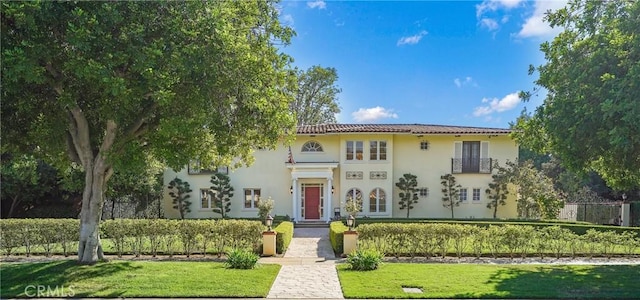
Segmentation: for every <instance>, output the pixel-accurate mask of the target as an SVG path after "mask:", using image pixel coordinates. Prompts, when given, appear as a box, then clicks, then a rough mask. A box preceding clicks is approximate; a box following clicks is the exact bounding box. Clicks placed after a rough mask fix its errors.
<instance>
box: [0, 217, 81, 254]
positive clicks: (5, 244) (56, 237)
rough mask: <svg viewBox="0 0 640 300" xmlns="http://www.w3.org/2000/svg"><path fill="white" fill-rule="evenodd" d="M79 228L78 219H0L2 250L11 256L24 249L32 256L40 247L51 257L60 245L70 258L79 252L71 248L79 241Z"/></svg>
mask: <svg viewBox="0 0 640 300" xmlns="http://www.w3.org/2000/svg"><path fill="white" fill-rule="evenodd" d="M79 228H80V220H77V219H0V248H1V249H2V250H3V251H4V253H5V254H6V255H11V253H12V252H13V251H14V250H15V249H16V248H19V247H24V250H25V253H26V255H27V256H30V255H31V252H32V250H33V247H35V246H40V247H42V249H43V250H44V253H45V254H46V255H47V256H51V254H52V253H53V249H54V247H55V246H56V245H58V246H60V247H61V248H62V253H63V254H64V256H69V254H71V253H72V252H73V253H75V252H77V251H76V250H77V249H71V248H72V246H73V245H75V244H74V243H75V242H77V241H78V239H79V230H78V229H79Z"/></svg>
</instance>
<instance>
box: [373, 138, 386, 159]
mask: <svg viewBox="0 0 640 300" xmlns="http://www.w3.org/2000/svg"><path fill="white" fill-rule="evenodd" d="M369 159H370V160H387V142H386V141H370V142H369Z"/></svg>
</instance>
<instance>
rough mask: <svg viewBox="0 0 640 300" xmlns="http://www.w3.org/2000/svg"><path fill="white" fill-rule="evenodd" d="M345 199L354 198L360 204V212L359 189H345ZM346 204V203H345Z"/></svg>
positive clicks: (360, 199)
mask: <svg viewBox="0 0 640 300" xmlns="http://www.w3.org/2000/svg"><path fill="white" fill-rule="evenodd" d="M345 199H346V201H347V202H348V201H352V200H355V201H356V203H358V204H359V205H360V212H362V192H361V191H360V190H359V189H356V188H353V189H349V190H348V191H347V197H346V198H345ZM345 204H346V203H345Z"/></svg>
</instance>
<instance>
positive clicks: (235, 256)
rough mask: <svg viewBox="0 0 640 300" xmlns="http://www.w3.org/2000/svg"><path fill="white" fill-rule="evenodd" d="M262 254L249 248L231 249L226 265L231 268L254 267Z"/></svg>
mask: <svg viewBox="0 0 640 300" xmlns="http://www.w3.org/2000/svg"><path fill="white" fill-rule="evenodd" d="M259 258H260V256H258V255H257V254H255V253H253V252H252V251H249V250H247V249H237V248H234V249H231V251H229V253H228V254H227V261H226V262H225V265H226V266H227V268H230V269H244V270H246V269H253V268H255V267H256V265H257V264H258V259H259Z"/></svg>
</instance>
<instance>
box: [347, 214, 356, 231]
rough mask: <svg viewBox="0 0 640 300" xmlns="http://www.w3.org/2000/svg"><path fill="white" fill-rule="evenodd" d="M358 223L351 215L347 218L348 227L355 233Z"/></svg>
mask: <svg viewBox="0 0 640 300" xmlns="http://www.w3.org/2000/svg"><path fill="white" fill-rule="evenodd" d="M355 223H356V218H354V217H353V215H349V217H348V218H347V226H349V231H353V226H354V225H355Z"/></svg>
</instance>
